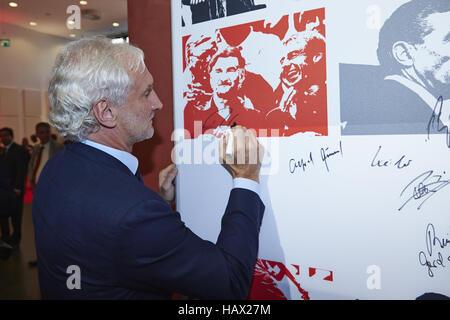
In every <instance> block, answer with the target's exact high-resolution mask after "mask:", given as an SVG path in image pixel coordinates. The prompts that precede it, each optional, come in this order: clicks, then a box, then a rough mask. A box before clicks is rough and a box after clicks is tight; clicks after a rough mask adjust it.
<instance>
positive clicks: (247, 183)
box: [233, 177, 260, 196]
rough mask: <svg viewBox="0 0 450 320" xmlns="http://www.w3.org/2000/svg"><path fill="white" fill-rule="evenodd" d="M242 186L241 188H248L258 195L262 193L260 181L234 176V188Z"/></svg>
mask: <svg viewBox="0 0 450 320" xmlns="http://www.w3.org/2000/svg"><path fill="white" fill-rule="evenodd" d="M236 188H240V189H247V190H250V191H253V192H254V193H256V194H257V195H258V196H259V195H260V185H259V182H257V181H255V180H253V179H249V178H241V177H238V178H234V179H233V189H236Z"/></svg>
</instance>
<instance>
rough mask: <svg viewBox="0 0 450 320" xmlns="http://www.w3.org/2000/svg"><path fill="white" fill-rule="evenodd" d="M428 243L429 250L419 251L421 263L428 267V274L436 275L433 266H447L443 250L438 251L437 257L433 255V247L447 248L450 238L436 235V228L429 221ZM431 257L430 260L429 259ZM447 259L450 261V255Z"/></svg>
mask: <svg viewBox="0 0 450 320" xmlns="http://www.w3.org/2000/svg"><path fill="white" fill-rule="evenodd" d="M425 237H426V243H427V252H426V253H425V251H420V252H419V263H420V265H422V266H426V267H427V268H428V276H430V277H434V273H433V270H432V268H438V267H439V266H441V267H443V268H445V264H444V261H445V260H444V259H443V257H442V253H441V252H437V258H435V259H434V257H433V253H434V252H433V249H435V248H437V249H438V250H439V248H440V249H445V247H447V245H449V244H450V239H447V238H438V237H437V236H436V231H435V229H434V226H433V224H431V223H429V224H428V225H427V230H426V236H425ZM428 258H430V260H428ZM447 261H448V262H450V255H449V256H448V257H447Z"/></svg>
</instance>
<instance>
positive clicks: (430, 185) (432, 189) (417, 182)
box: [398, 170, 450, 211]
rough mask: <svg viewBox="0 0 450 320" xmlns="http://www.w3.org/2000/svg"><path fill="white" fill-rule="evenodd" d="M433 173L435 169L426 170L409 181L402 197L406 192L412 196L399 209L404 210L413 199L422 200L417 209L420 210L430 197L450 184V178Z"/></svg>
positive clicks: (401, 194)
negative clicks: (446, 178) (445, 178)
mask: <svg viewBox="0 0 450 320" xmlns="http://www.w3.org/2000/svg"><path fill="white" fill-rule="evenodd" d="M433 173H434V172H433V170H430V171H427V172H424V173H422V174H421V175H420V176H418V177H417V178H415V179H414V180H412V181H411V182H410V183H408V185H407V186H406V187H405V188H404V189H403V190H402V192H401V193H400V197H403V195H405V194H407V195H411V196H410V197H409V198H408V199H407V200H406V202H405V203H404V204H403V205H402V206H401V207H400V208H399V209H398V210H399V211H400V210H402V209H403V207H404V206H405V205H406V204H407V203H408V202H410V201H411V200H420V201H421V202H420V204H419V206H418V207H417V210H419V209H420V208H421V207H422V205H423V204H424V203H425V202H426V201H427V200H428V199H430V198H431V197H432V196H433V195H435V194H436V193H437V192H438V191H439V190H441V189H442V188H444V187H445V186H447V185H449V184H450V180H443V179H442V177H443V176H442V175H439V174H433ZM444 174H445V172H444Z"/></svg>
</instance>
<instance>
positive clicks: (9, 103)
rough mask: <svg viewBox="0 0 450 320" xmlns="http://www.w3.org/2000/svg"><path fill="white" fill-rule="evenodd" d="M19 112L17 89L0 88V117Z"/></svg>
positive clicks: (17, 114)
mask: <svg viewBox="0 0 450 320" xmlns="http://www.w3.org/2000/svg"><path fill="white" fill-rule="evenodd" d="M19 114H20V112H19V90H17V89H10V88H0V117H4V116H19Z"/></svg>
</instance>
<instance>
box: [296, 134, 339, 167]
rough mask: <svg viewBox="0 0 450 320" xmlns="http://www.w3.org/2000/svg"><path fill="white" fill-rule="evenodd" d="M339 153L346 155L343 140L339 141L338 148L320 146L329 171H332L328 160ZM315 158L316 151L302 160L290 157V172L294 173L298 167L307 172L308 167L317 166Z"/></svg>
mask: <svg viewBox="0 0 450 320" xmlns="http://www.w3.org/2000/svg"><path fill="white" fill-rule="evenodd" d="M337 154H341V156H342V157H343V156H344V153H343V148H342V141H340V142H339V149H338V150H334V151H330V148H329V147H326V148H320V158H321V160H322V162H323V163H324V164H325V168H326V169H327V171H328V172H329V171H330V168H329V167H328V161H329V159H330V158H332V157H333V156H336V155H337ZM314 158H315V156H314V153H313V152H310V153H309V154H308V156H307V157H304V158H300V160H297V159H294V158H291V159H289V172H290V173H292V174H293V173H295V172H296V171H297V170H298V169H302V171H303V172H305V171H306V170H307V169H308V168H311V167H313V166H315V162H314Z"/></svg>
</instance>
